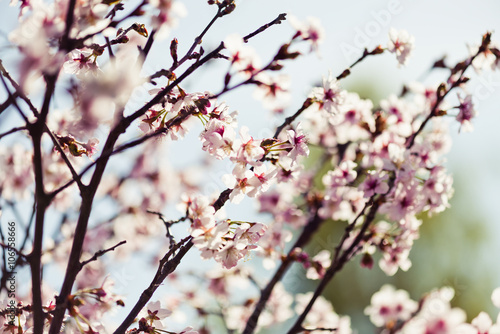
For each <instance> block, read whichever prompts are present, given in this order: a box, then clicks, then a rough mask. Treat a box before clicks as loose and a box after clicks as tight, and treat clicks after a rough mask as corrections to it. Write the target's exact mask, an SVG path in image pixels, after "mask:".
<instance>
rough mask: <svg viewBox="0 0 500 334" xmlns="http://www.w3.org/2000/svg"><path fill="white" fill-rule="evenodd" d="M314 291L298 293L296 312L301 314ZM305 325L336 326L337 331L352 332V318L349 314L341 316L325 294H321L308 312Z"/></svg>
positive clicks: (350, 333) (341, 333) (344, 333)
mask: <svg viewBox="0 0 500 334" xmlns="http://www.w3.org/2000/svg"><path fill="white" fill-rule="evenodd" d="M312 295H313V293H312V292H308V293H305V294H297V296H296V305H295V312H297V314H301V313H302V311H303V310H304V309H305V307H306V306H307V304H308V303H309V300H310V299H311V297H312ZM304 327H305V328H308V327H311V328H336V331H335V333H338V334H352V330H351V319H350V318H349V317H348V316H339V315H338V314H337V313H335V311H334V310H333V307H332V305H331V304H330V302H329V301H327V300H326V299H325V298H324V297H323V296H319V297H318V299H316V302H315V303H314V304H313V307H312V309H311V311H310V312H309V313H308V314H307V316H306V319H305V322H304Z"/></svg>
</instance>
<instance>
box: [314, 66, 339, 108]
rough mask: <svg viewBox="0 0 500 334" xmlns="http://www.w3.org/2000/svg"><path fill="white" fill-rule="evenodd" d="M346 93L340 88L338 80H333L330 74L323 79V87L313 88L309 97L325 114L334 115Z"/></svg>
mask: <svg viewBox="0 0 500 334" xmlns="http://www.w3.org/2000/svg"><path fill="white" fill-rule="evenodd" d="M345 96H346V91H345V90H342V89H341V88H340V85H339V83H338V80H337V79H335V78H333V76H332V73H329V74H328V77H327V78H323V87H315V88H313V90H312V91H311V93H310V94H309V97H310V98H312V99H314V101H315V102H317V103H319V105H320V106H321V108H323V109H325V110H326V111H327V112H329V113H332V114H336V113H337V112H338V111H339V107H340V106H341V105H342V104H343V103H344V100H345Z"/></svg>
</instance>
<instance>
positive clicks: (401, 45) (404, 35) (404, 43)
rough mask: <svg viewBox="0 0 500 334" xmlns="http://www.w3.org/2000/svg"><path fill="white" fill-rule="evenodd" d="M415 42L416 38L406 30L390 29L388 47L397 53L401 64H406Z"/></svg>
mask: <svg viewBox="0 0 500 334" xmlns="http://www.w3.org/2000/svg"><path fill="white" fill-rule="evenodd" d="M414 44H415V38H414V37H413V36H411V35H410V34H409V33H408V32H407V31H406V30H399V31H398V30H396V29H394V28H391V29H390V30H389V43H388V44H387V49H388V50H389V51H390V52H392V53H395V54H396V58H397V59H398V61H399V64H400V65H405V64H406V62H407V60H408V57H409V56H410V54H411V52H412V50H413V48H414Z"/></svg>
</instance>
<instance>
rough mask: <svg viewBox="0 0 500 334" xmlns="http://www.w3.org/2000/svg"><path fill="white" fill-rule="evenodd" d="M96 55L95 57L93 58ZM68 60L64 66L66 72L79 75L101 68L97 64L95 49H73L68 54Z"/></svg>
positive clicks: (94, 71)
mask: <svg viewBox="0 0 500 334" xmlns="http://www.w3.org/2000/svg"><path fill="white" fill-rule="evenodd" d="M92 56H94V59H91V58H92ZM67 58H68V60H67V61H66V62H65V63H64V65H63V68H64V71H65V72H66V73H69V74H76V75H77V76H78V75H86V74H89V73H90V74H95V73H96V71H98V70H99V65H98V64H97V56H95V55H94V53H93V51H91V50H87V49H82V50H75V51H72V52H71V53H70V54H69V55H68V57H67Z"/></svg>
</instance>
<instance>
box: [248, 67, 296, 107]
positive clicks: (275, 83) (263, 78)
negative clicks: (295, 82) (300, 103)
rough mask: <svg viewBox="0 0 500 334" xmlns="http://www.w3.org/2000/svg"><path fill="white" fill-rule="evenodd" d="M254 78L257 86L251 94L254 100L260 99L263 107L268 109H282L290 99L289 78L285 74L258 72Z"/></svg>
mask: <svg viewBox="0 0 500 334" xmlns="http://www.w3.org/2000/svg"><path fill="white" fill-rule="evenodd" d="M255 80H256V81H257V88H256V89H255V92H254V94H253V97H254V98H255V99H256V100H259V101H262V103H263V105H264V107H265V108H268V109H270V110H283V109H285V108H286V107H287V106H288V104H289V101H290V93H289V92H288V88H289V87H290V78H289V77H288V76H287V75H278V76H274V77H272V76H270V75H268V74H267V73H265V72H263V73H259V74H258V75H257V76H256V78H255Z"/></svg>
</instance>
